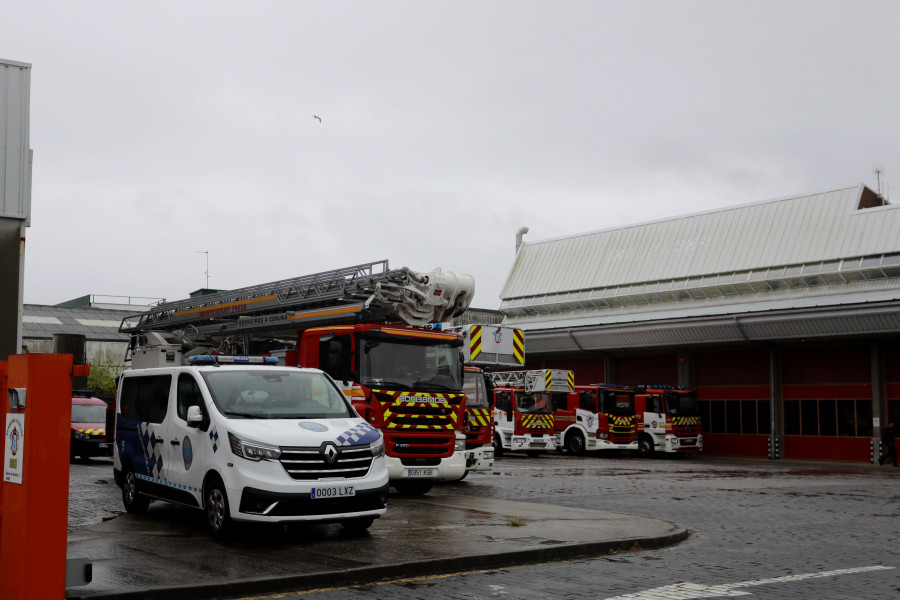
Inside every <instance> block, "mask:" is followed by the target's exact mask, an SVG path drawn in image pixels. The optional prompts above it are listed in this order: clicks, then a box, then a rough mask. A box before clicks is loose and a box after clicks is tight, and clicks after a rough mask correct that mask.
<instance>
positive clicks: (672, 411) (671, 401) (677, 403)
mask: <svg viewBox="0 0 900 600" xmlns="http://www.w3.org/2000/svg"><path fill="white" fill-rule="evenodd" d="M663 400H664V401H665V403H666V414H668V415H671V416H679V417H696V416H697V415H699V414H700V410H699V408H698V406H697V394H696V393H695V392H687V393H680V394H679V393H674V392H666V393H665V394H664V395H663Z"/></svg>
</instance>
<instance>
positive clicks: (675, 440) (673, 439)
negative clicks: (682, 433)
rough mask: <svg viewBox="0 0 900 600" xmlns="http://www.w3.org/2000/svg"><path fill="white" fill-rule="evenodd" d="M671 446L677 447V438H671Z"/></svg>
mask: <svg viewBox="0 0 900 600" xmlns="http://www.w3.org/2000/svg"><path fill="white" fill-rule="evenodd" d="M672 445H673V446H677V445H678V438H677V437H673V438H672Z"/></svg>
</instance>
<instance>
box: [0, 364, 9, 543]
mask: <svg viewBox="0 0 900 600" xmlns="http://www.w3.org/2000/svg"><path fill="white" fill-rule="evenodd" d="M7 368H8V365H7V364H6V361H5V360H0V402H2V404H0V414H3V415H5V414H6V410H7V408H8V407H9V404H7V402H6V373H7ZM2 423H3V427H4V428H5V427H6V420H5V419H4V420H3V422H2ZM4 434H5V431H4ZM2 471H3V469H0V472H2ZM2 524H3V482H2V480H0V525H2ZM2 556H3V553H2V552H0V560H2Z"/></svg>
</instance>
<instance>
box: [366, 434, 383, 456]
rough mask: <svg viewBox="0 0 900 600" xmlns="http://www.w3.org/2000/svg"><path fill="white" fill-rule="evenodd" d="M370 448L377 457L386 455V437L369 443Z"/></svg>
mask: <svg viewBox="0 0 900 600" xmlns="http://www.w3.org/2000/svg"><path fill="white" fill-rule="evenodd" d="M369 450H370V451H371V452H372V456H374V457H375V458H378V457H380V456H384V437H383V436H382V437H379V438H378V441H377V442H372V443H371V444H369Z"/></svg>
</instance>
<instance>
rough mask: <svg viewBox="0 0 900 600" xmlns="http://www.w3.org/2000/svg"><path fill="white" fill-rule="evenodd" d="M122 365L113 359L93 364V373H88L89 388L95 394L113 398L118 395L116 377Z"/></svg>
mask: <svg viewBox="0 0 900 600" xmlns="http://www.w3.org/2000/svg"><path fill="white" fill-rule="evenodd" d="M121 370H122V367H121V366H119V365H117V364H116V363H114V362H113V361H111V360H108V361H106V362H103V363H96V364H92V365H91V373H90V375H88V380H87V384H88V389H89V390H91V391H92V392H94V395H95V396H100V397H104V396H105V397H107V398H112V397H115V395H116V377H117V376H118V375H119V372H120V371H121Z"/></svg>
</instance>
